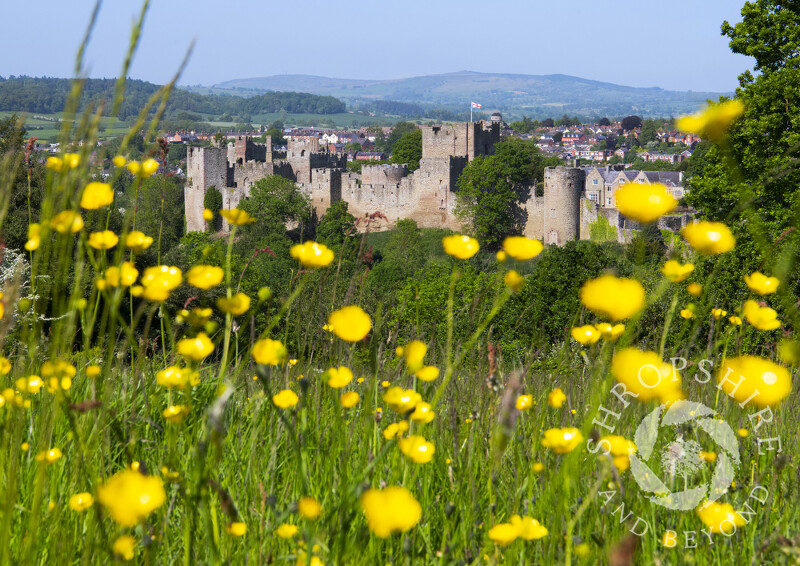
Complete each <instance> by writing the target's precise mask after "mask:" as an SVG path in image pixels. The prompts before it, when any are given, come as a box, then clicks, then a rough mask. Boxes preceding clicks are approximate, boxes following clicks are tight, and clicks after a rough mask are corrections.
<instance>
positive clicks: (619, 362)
mask: <svg viewBox="0 0 800 566" xmlns="http://www.w3.org/2000/svg"><path fill="white" fill-rule="evenodd" d="M611 375H613V376H614V378H615V379H616V380H617V381H618V382H619V383H622V384H624V385H625V387H626V389H627V390H628V391H630V392H631V393H634V394H636V395H638V397H637V399H638V400H639V401H642V402H647V401H651V400H653V399H659V400H660V401H661V402H662V403H668V402H671V401H675V400H677V399H681V398H683V394H682V393H681V376H680V373H678V372H677V371H674V370H673V367H672V365H671V364H668V363H665V362H664V361H662V360H661V357H660V356H659V355H658V354H657V353H655V352H649V351H644V350H640V349H638V348H625V349H623V350H620V351H618V352H616V353H615V354H614V357H613V358H611Z"/></svg>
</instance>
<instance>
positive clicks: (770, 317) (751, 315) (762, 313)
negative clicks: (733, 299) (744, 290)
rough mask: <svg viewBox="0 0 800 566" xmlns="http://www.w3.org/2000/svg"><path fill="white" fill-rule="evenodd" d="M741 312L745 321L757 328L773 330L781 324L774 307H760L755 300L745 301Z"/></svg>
mask: <svg viewBox="0 0 800 566" xmlns="http://www.w3.org/2000/svg"><path fill="white" fill-rule="evenodd" d="M742 312H744V316H745V317H746V318H747V322H749V323H750V324H752V325H753V326H755V327H756V328H758V329H759V330H775V329H776V328H780V326H781V321H780V320H778V313H777V312H775V309H771V308H769V307H761V306H759V305H758V303H757V302H756V301H753V300H750V301H747V302H746V303H745V304H744V307H743V309H742Z"/></svg>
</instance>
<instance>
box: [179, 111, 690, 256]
mask: <svg viewBox="0 0 800 566" xmlns="http://www.w3.org/2000/svg"><path fill="white" fill-rule="evenodd" d="M420 129H421V130H422V159H421V160H420V166H419V169H418V170H416V171H414V172H413V173H409V171H408V167H407V166H406V165H364V166H363V167H362V171H361V173H360V174H358V173H353V172H348V171H347V157H346V156H345V155H344V154H331V153H328V152H327V151H322V150H320V147H319V140H318V139H317V138H303V139H299V140H292V141H289V143H288V146H287V149H286V151H273V147H272V142H271V139H270V138H269V137H267V140H266V143H256V142H254V141H253V140H252V138H250V137H249V136H240V137H237V138H236V139H235V140H234V141H233V142H232V143H228V144H226V145H225V146H222V145H221V144H218V145H216V146H212V147H194V146H190V147H188V148H187V184H186V187H185V189H184V194H185V207H186V230H187V232H192V231H202V230H204V229H205V221H204V220H203V208H204V204H203V202H204V198H205V193H206V190H208V188H209V187H215V188H216V189H217V190H219V191H220V193H221V194H222V199H223V203H222V208H235V207H236V206H237V205H238V204H239V201H240V200H242V199H243V198H246V197H247V196H248V195H249V192H250V187H251V186H252V185H253V183H255V182H256V181H258V180H259V179H261V178H263V177H266V176H268V175H280V176H281V177H285V178H287V179H290V180H292V181H294V182H295V183H297V185H298V186H299V187H300V189H301V191H302V192H303V193H304V194H306V195H307V196H308V197H309V199H310V200H311V203H312V205H313V207H314V209H315V211H316V213H317V215H318V216H319V217H322V215H324V214H325V212H326V211H327V209H328V208H329V207H330V206H331V205H332V204H333V203H335V202H337V201H339V200H344V201H346V202H347V204H348V211H349V212H350V213H351V214H353V215H354V216H355V217H356V218H358V217H363V216H366V215H370V214H372V213H375V212H380V213H381V214H382V215H383V218H378V219H377V224H376V222H372V223H371V229H373V230H387V229H391V228H392V227H393V226H394V224H395V223H396V222H397V221H398V220H400V219H404V218H410V219H413V220H415V221H416V222H417V224H418V225H419V226H420V227H421V228H450V229H453V230H459V229H460V228H461V223H460V222H459V220H458V219H457V218H456V217H455V215H454V214H453V211H454V208H455V190H456V181H457V180H458V177H459V176H460V175H461V172H462V171H463V170H464V168H465V167H466V165H467V163H469V162H470V161H472V160H473V159H475V157H478V156H488V155H493V154H494V146H495V144H496V143H497V142H499V141H500V125H499V123H497V122H496V121H494V122H492V123H485V122H465V123H457V124H452V125H443V126H421V127H420ZM617 173H619V174H620V175H621V176H619V175H618V177H619V178H617V177H614V174H612V173H610V172H609V170H608V168H606V169H605V174H603V173H602V171H601V170H600V169H598V168H595V167H590V168H578V167H574V168H569V167H549V168H547V169H546V170H545V174H544V191H543V196H538V197H537V196H533V195H534V194H535V192H534V191H531V193H532V196H531V197H530V199H529V200H528V201H527V202H526V203H524V205H523V206H524V209H525V211H526V212H527V223H526V225H525V229H524V234H525V236H527V237H529V238H537V239H540V240H542V241H543V242H544V243H546V244H556V245H562V244H564V243H565V242H568V241H570V240H577V239H588V238H589V227H590V225H591V224H592V223H593V222H596V221H597V220H598V218H600V217H601V216H602V217H605V218H606V219H607V220H608V222H609V224H610V225H611V226H614V227H618V228H620V230H618V234H619V236H618V237H619V239H620V240H622V241H624V240H626V239H627V235H629V233H630V230H631V229H635V228H637V226H636V224H635V223H632V222H630V221H629V220H627V219H625V218H624V217H622V216H621V215H620V214H619V212H618V211H617V209H616V207H615V206H614V204H613V203H614V200H613V192H612V190H611V188H610V187H613V191H614V192H615V191H616V189H617V188H619V186H620V185H621V184H623V183H624V182H625V179H627V178H628V177H630V173H629V172H621V173H620V172H617ZM634 173H639V172H634ZM626 174H627V175H628V177H626V176H625V175H626ZM648 175H650V173H648ZM598 176H599V178H600V179H602V180H603V181H602V183H600V187H597V184H598V181H597V179H598ZM612 177H614V179H613V180H611V182H610V184H609V182H608V180H609V179H611V178H612ZM587 180H588V181H589V182H590V183H592V184H591V185H588V186H589V189H588V190H587ZM635 180H637V179H636V178H632V179H631V181H632V182H633V181H635ZM638 182H651V179H650V178H649V177H647V176H645V177H644V180H638ZM604 187H606V188H605V190H606V191H608V192H607V195H608V196H603V195H605V194H606V193H605V192H602V191H603V188H604ZM604 199H611V200H604ZM685 221H686V219H685V218H681V219H679V220H677V221H675V220H674V219H673V222H672V223H673V224H675V223H676V222H677V225H676V226H668V227H670V228H673V229H675V228H680V227H681V226H682V225H684V224H685ZM667 222H668V221H667ZM223 229H224V230H227V229H228V227H227V226H226V225H223Z"/></svg>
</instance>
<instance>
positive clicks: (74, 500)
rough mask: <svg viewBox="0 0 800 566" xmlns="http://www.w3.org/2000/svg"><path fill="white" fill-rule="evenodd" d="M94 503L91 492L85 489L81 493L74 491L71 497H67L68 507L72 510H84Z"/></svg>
mask: <svg viewBox="0 0 800 566" xmlns="http://www.w3.org/2000/svg"><path fill="white" fill-rule="evenodd" d="M93 504H94V497H92V494H91V493H88V492H86V491H84V492H82V493H76V494H75V495H73V496H72V497H70V498H69V507H70V509H72V510H73V511H78V512H81V511H86V510H87V509H88V508H89V507H91V506H92V505H93Z"/></svg>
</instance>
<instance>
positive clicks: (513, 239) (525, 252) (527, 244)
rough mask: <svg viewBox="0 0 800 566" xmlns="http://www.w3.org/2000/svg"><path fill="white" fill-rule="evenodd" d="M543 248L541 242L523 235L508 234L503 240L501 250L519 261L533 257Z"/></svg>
mask: <svg viewBox="0 0 800 566" xmlns="http://www.w3.org/2000/svg"><path fill="white" fill-rule="evenodd" d="M543 249H544V246H543V245H542V242H540V241H539V240H534V239H531V238H526V237H524V236H509V237H507V238H506V239H505V240H503V251H504V252H505V253H506V254H508V255H510V256H511V257H513V258H514V259H516V260H520V261H525V260H528V259H533V258H534V257H536V256H537V255H539V254H540V253H541V252H542V250H543Z"/></svg>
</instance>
